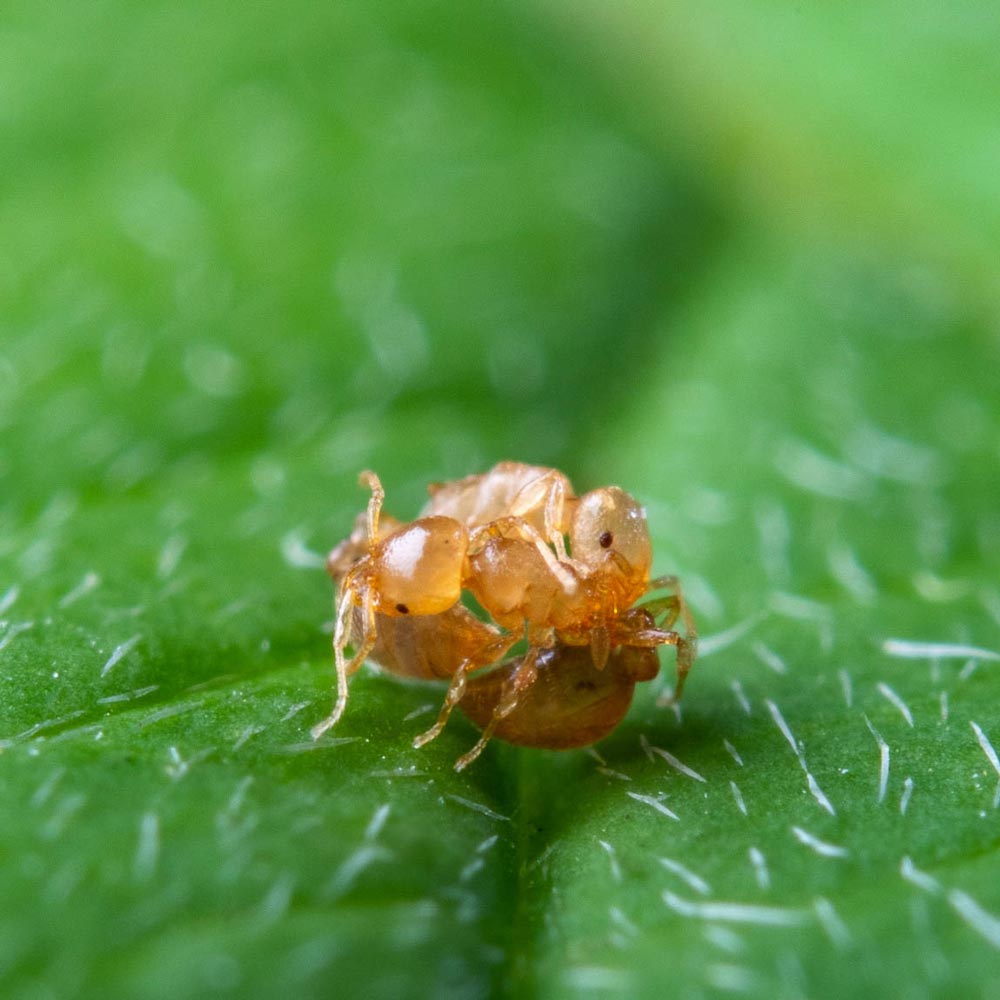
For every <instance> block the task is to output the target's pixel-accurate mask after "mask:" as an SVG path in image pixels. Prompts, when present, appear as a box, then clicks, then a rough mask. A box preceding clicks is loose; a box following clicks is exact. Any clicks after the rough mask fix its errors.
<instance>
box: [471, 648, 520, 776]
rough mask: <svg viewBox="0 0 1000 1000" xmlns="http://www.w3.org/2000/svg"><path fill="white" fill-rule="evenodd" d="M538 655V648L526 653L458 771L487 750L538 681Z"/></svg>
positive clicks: (505, 685)
mask: <svg viewBox="0 0 1000 1000" xmlns="http://www.w3.org/2000/svg"><path fill="white" fill-rule="evenodd" d="M537 655H538V650H537V649H536V648H531V649H529V650H528V652H527V653H525V655H524V660H523V661H522V662H521V665H520V666H519V667H518V668H517V671H516V672H515V673H514V675H513V676H512V677H511V678H510V679H509V680H508V681H507V683H506V684H504V686H503V691H502V692H501V694H500V701H499V702H498V703H497V707H496V708H495V709H494V710H493V716H492V717H491V719H490V721H489V723H487V726H486V728H485V729H484V730H483V733H482V735H481V736H480V737H479V740H478V742H477V743H476V745H475V746H474V747H473V748H472V749H471V750H470V751H469V752H468V753H467V754H463V755H462V756H461V757H459V758H458V760H456V761H455V770H456V771H462V770H464V769H465V768H467V767H468V766H469V765H470V764H471V763H472V762H473V761H474V760H475V759H476V758H477V757H478V756H479V755H480V754H481V753H482V752H483V750H484V749H486V744H487V743H489V741H490V740H491V739H492V737H493V733H494V732H495V731H496V728H497V726H498V725H499V724H500V723H501V722H502V721H503V720H504V719H506V718H507V716H508V715H510V713H511V712H513V711H514V709H515V708H517V703H518V700H519V699H520V697H521V695H522V694H524V692H525V691H527V690H528V688H530V687H531V685H532V684H534V683H535V681H536V680H538V668H537V667H536V666H535V659H536V657H537Z"/></svg>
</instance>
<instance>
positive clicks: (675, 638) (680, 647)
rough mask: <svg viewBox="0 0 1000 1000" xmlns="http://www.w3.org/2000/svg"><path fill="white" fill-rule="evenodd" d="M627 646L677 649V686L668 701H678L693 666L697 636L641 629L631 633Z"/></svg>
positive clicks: (657, 629) (658, 629) (696, 648)
mask: <svg viewBox="0 0 1000 1000" xmlns="http://www.w3.org/2000/svg"><path fill="white" fill-rule="evenodd" d="M627 644H628V645H629V646H645V647H650V646H676V647H677V686H676V687H675V688H674V695H673V697H672V698H671V699H670V701H671V702H673V703H676V702H678V701H680V700H681V695H682V694H683V693H684V682H685V681H686V680H687V675H688V674H689V673H690V672H691V668H692V667H693V666H694V660H695V656H697V653H698V647H697V636H695V638H694V639H692V638H691V637H690V636H683V635H680V634H679V633H677V632H673V631H669V630H666V629H660V628H643V629H638V630H636V631H635V632H632V633H631V634H630V635H629V637H628V640H627Z"/></svg>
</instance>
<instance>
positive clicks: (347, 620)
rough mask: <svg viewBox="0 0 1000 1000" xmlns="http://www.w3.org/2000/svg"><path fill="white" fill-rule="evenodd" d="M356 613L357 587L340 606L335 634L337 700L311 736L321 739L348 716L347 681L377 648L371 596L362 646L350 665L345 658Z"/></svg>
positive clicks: (346, 591) (345, 594) (367, 600)
mask: <svg viewBox="0 0 1000 1000" xmlns="http://www.w3.org/2000/svg"><path fill="white" fill-rule="evenodd" d="M353 614H354V588H353V586H351V585H349V584H348V585H346V586H345V587H344V589H343V593H342V594H341V597H340V602H339V603H338V605H337V623H336V625H335V627H334V631H333V662H334V666H335V667H336V671H337V700H336V703H335V704H334V706H333V711H332V712H331V713H330V714H329V715H328V716H327V717H326V718H325V719H324V720H323V721H322V722H319V723H317V724H316V725H315V726H313V727H312V729H311V730H310V733H311V735H312V738H313V739H314V740H318V739H319V738H320V737H321V736H322V735H323V734H324V733H325V732H327V730H329V729H332V728H333V727H334V726H335V725H336V724H337V723H338V722H339V721H340V717H341V716H342V715H343V714H344V709H345V708H346V707H347V678H348V677H349V676H350V675H351V674H352V673H354V671H355V670H357V669H358V667H360V666H361V664H362V663H364V661H365V659H366V658H367V657H368V654H369V653H370V652H371V651H372V648H373V647H374V646H375V641H376V639H377V638H378V636H377V634H376V631H375V605H374V603H373V602H372V600H371V598H370V597H369V595H368V594H366V595H365V600H364V615H365V627H364V638H363V639H362V642H361V645H360V646H359V648H358V649H357V651H356V652H355V654H354V656H352V657H351V659H350V661H349V662H348V660H347V657H346V656H345V655H344V653H345V650H346V648H347V644H348V643H349V642H350V641H351V619H352V617H353Z"/></svg>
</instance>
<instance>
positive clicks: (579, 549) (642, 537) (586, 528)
mask: <svg viewBox="0 0 1000 1000" xmlns="http://www.w3.org/2000/svg"><path fill="white" fill-rule="evenodd" d="M569 541H570V547H571V551H572V554H573V558H574V559H576V560H579V561H580V562H582V563H583V564H584V565H586V566H587V567H588V568H590V569H593V570H607V569H609V568H610V567H611V566H615V567H617V569H618V570H619V571H620V572H623V573H625V574H626V575H627V576H629V577H632V578H635V579H639V578H641V579H642V581H643V582H645V581H646V580H647V579H648V578H649V570H650V568H651V566H652V564H653V546H652V544H651V543H650V540H649V527H648V526H647V524H646V512H645V511H644V510H643V509H642V507H641V506H640V505H639V503H638V501H637V500H636V499H635V498H634V497H632V496H629V494H628V493H626V492H625V491H624V490H621V489H619V488H618V487H617V486H608V487H605V488H604V489H600V490H592V491H591V492H590V493H585V494H584V495H583V496H582V497H580V499H579V501H578V502H577V504H576V509H575V510H574V512H573V521H572V523H571V525H570V529H569Z"/></svg>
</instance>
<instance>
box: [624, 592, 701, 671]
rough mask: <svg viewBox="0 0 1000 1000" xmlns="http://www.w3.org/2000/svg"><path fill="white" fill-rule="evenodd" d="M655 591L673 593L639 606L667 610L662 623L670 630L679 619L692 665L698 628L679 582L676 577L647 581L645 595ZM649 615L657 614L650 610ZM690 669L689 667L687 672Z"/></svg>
mask: <svg viewBox="0 0 1000 1000" xmlns="http://www.w3.org/2000/svg"><path fill="white" fill-rule="evenodd" d="M657 590H670V591H673V593H672V594H671V595H670V596H669V597H661V598H654V599H653V600H652V601H647V602H646V603H645V604H641V605H639V606H640V607H643V608H647V609H650V610H651V609H652V608H655V607H656V606H657V605H659V607H660V609H661V610H667V612H668V613H667V619H666V620H665V621H664V623H663V627H664V628H670V627H671V626H672V625H673V624H674V622H675V621H676V620H677V618H678V617H680V620H681V621H682V622H683V624H684V637H685V639H686V640H687V645H688V646H689V647H690V658H691V663H694V658H695V656H697V655H698V626H697V625H695V623H694V616H693V615H692V614H691V608H690V607H689V605H688V602H687V600H686V599H685V597H684V590H683V588H682V587H681V581H680V580H679V579H678V578H677V577H676V576H659V577H657V578H656V579H655V580H650V581H649V584H648V586H647V587H646V593H647V594H651V593H654V592H655V591H657ZM674 602H676V611H673V610H672V609H673V608H674V606H675V605H674ZM651 613H652V614H653V615H654V616H655V615H656V614H658V613H659V612H657V611H655V610H651ZM678 655H679V650H678ZM690 669H691V667H690V665H689V666H688V670H690ZM686 674H687V671H685V676H686Z"/></svg>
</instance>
